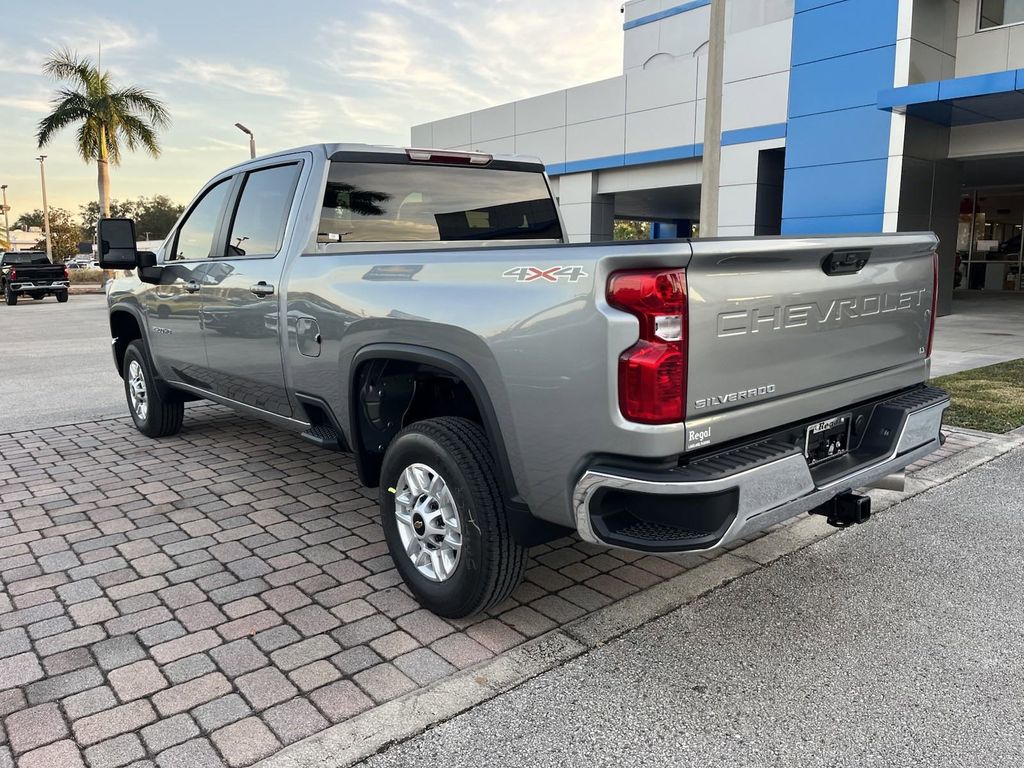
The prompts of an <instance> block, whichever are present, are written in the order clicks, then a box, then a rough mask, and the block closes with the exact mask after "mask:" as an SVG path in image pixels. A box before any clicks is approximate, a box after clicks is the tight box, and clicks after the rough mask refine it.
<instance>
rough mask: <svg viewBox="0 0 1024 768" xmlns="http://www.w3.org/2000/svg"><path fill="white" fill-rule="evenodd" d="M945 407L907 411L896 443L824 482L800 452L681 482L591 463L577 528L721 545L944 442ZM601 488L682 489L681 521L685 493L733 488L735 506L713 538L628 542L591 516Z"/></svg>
mask: <svg viewBox="0 0 1024 768" xmlns="http://www.w3.org/2000/svg"><path fill="white" fill-rule="evenodd" d="M947 407H949V400H948V398H946V399H945V400H942V401H939V402H935V403H933V404H929V405H927V406H926V407H923V408H921V409H919V410H911V411H909V412H908V413H907V414H906V416H905V418H904V419H903V420H902V426H901V429H900V432H899V435H898V438H897V439H895V440H894V441H893V443H894V446H895V447H893V448H892V449H891V451H889V452H888V453H886V454H884V455H883V456H881V457H879V458H877V459H876V460H873V461H870V462H867V463H865V464H863V465H861V466H857V467H855V468H853V469H852V470H851V471H850V472H849V473H847V474H845V475H842V476H840V477H838V478H834V479H830V480H829V481H827V482H823V483H821V484H817V483H816V482H815V480H814V477H813V476H812V472H811V468H810V467H809V466H808V464H807V460H806V459H805V458H804V456H803V454H802V453H799V452H795V453H790V454H789V455H787V456H785V457H783V458H780V459H778V460H774V461H769V462H767V463H762V464H759V465H757V466H754V467H752V468H750V469H746V470H743V471H739V472H736V473H734V474H727V475H725V476H722V477H716V478H714V479H710V480H696V481H686V482H678V481H673V480H672V479H671V478H670V477H666V479H665V480H660V479H651V478H649V477H647V478H639V477H630V476H628V474H627V473H626V472H623V474H616V473H614V472H609V471H606V470H604V469H601V470H590V471H587V472H585V473H584V474H583V476H582V477H581V478H580V479H579V481H578V482H577V483H576V486H575V489H574V492H573V508H574V512H575V517H576V526H577V530H578V532H579V534H580V536H581V538H583V539H584V540H586V541H589V542H591V543H595V544H606V545H608V546H615V547H619V548H627V549H638V550H641V551H659V552H671V551H677V552H684V551H685V552H694V551H707V550H711V549H716V548H719V547H722V546H724V545H726V544H729V543H730V542H733V541H735V540H737V539H740V538H742V537H744V536H748V535H750V534H752V533H755V532H757V531H761V530H764V529H765V528H768V527H770V526H772V525H774V524H776V523H778V522H781V521H782V520H785V519H787V518H790V517H793V516H794V515H798V514H800V513H802V512H808V511H810V510H812V509H814V508H815V507H818V506H820V505H821V504H823V503H825V502H826V501H828V500H829V499H831V498H832V497H834V496H836V495H838V494H840V493H842V492H844V491H848V490H852V489H854V488H860V487H863V486H867V485H871V484H872V483H874V482H876V481H878V480H880V479H882V478H884V477H886V476H887V475H890V474H892V473H894V472H899V471H900V470H902V469H903V468H905V467H906V466H908V465H910V464H913V463H914V462H915V461H917V460H918V459H920V458H923V457H924V456H927V455H928V454H929V453H931V452H932V451H934V450H936V449H937V448H939V446H940V445H941V427H942V414H943V412H944V411H945V409H946V408H947ZM665 474H666V475H669V474H670V473H665ZM602 490H614V491H626V492H632V493H636V494H650V495H654V496H664V495H670V496H674V497H678V500H679V502H680V507H681V512H680V519H679V521H678V525H680V526H683V527H685V526H686V519H685V517H684V515H685V514H686V512H685V510H683V509H682V508H684V507H686V506H687V505H686V504H685V502H686V501H689V502H691V503H690V507H692V506H693V504H694V503H696V504H698V505H699V504H700V501H699V498H700V497H703V498H714V495H716V494H718V495H721V494H730V493H735V494H736V499H737V501H736V511H735V516H734V517H732V520H731V522H730V523H728V527H727V528H726V530H725V531H724V533H722V534H721V535H720V536H719V537H717V540H715V541H713V542H710V543H709V542H704V541H701V542H700V543H699V544H698V545H696V546H681V547H679V548H677V549H666V548H664V547H661V548H655V547H651V548H648V547H643V546H636V547H632V546H625V547H624V545H623V544H621V543H620V542H608V541H605V540H603V539H602V538H601V536H599V535H598V533H597V532H596V531H595V526H594V525H593V524H592V523H593V521H592V518H591V513H592V510H591V502H592V500H593V499H594V497H595V494H597V493H598V492H599V491H602ZM687 497H691V498H689V499H688V498H687ZM661 501H662V502H663V501H664V500H661ZM705 538H706V537H705Z"/></svg>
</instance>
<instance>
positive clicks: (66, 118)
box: [36, 50, 170, 216]
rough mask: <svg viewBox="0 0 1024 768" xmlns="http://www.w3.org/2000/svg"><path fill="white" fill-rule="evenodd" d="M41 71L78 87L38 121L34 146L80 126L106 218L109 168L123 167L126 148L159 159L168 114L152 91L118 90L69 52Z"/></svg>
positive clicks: (82, 150)
mask: <svg viewBox="0 0 1024 768" xmlns="http://www.w3.org/2000/svg"><path fill="white" fill-rule="evenodd" d="M43 72H44V73H45V74H47V75H50V76H51V77H54V78H56V79H57V80H64V81H70V82H71V83H72V84H73V86H74V87H72V88H61V89H60V90H58V91H57V95H56V96H54V98H53V101H52V111H51V112H50V114H48V115H47V116H46V117H44V118H43V119H42V120H41V121H40V122H39V129H38V132H37V133H36V141H37V142H38V143H39V146H40V147H43V146H45V145H46V144H48V143H49V142H50V140H51V139H52V138H53V137H54V135H56V134H57V132H59V131H60V130H62V129H64V128H67V127H68V126H71V125H77V126H78V133H77V137H76V138H77V142H78V154H79V155H80V156H81V157H82V159H83V160H85V162H87V163H91V162H95V163H96V169H97V171H96V173H97V185H98V188H99V199H100V210H101V211H102V212H103V215H104V216H107V215H109V212H110V163H113V164H114V165H119V164H120V162H121V149H122V147H124V148H126V149H129V150H133V151H134V150H136V149H144V150H145V151H146V152H148V153H149V154H150V155H152V156H153V157H159V156H160V145H159V143H158V142H157V130H158V129H159V128H163V127H165V126H167V125H168V124H169V123H170V115H169V114H168V112H167V109H166V108H165V107H164V105H163V103H162V102H160V101H159V100H158V99H156V98H154V97H153V94H152V93H150V92H149V91H147V90H145V89H143V88H138V87H135V86H129V87H127V88H115V87H114V83H113V82H112V81H111V79H110V73H109V72H101V71H100V69H99V67H98V66H97V65H96V64H94V63H93V62H92V61H91V60H90V59H87V58H85V57H79V56H78V54H77V53H74V52H72V51H70V50H63V51H55V52H54V53H51V54H50V56H49V57H48V58H47V59H46V61H45V62H44V63H43Z"/></svg>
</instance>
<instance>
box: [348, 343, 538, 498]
mask: <svg viewBox="0 0 1024 768" xmlns="http://www.w3.org/2000/svg"><path fill="white" fill-rule="evenodd" d="M378 361H379V362H387V361H396V362H404V363H418V364H421V365H425V366H429V367H431V368H436V369H439V370H441V371H444V372H446V373H448V374H449V375H451V376H453V377H455V378H456V379H457V380H458V381H460V382H461V383H462V384H463V385H464V386H465V387H466V389H467V390H468V392H469V394H470V396H471V397H472V398H473V404H474V405H475V407H476V411H477V413H478V414H479V417H480V422H481V426H482V427H483V430H484V433H485V434H486V435H487V441H488V444H489V445H490V447H491V451H492V453H493V455H494V459H495V461H496V462H497V464H498V470H499V481H500V482H501V485H502V491H503V493H504V494H505V498H506V499H514V498H516V497H518V495H519V494H518V492H517V490H516V483H515V478H514V476H513V474H512V467H511V463H510V461H509V457H508V450H507V448H506V446H505V441H504V440H503V439H502V437H501V435H502V431H501V426H500V423H499V422H498V417H497V414H496V413H495V410H494V403H493V402H492V401H491V397H490V395H489V394H488V392H487V387H486V385H485V384H484V382H483V380H482V379H481V377H480V375H479V374H478V373H477V372H476V370H475V369H474V368H473V366H471V365H470V364H469V363H467V362H466V361H465V360H463V359H462V358H460V357H458V356H456V355H453V354H451V353H449V352H444V351H442V350H439V349H433V348H431V347H421V346H418V345H415V344H393V343H381V344H370V345H368V346H365V347H363V348H362V349H360V350H359V351H358V352H357V353H356V354H355V357H354V358H353V360H352V365H351V367H350V368H349V381H348V395H349V414H348V415H349V432H350V433H351V445H352V448H353V451H354V452H355V455H356V463H357V466H358V467H359V474H360V480H362V481H363V482H364V483H366V484H367V485H369V486H371V487H373V486H375V485H376V484H377V483H376V480H377V479H378V478H377V477H374V470H373V468H372V467H371V466H365V465H366V460H365V459H366V457H365V456H364V455H361V454H364V449H363V441H362V435H361V434H360V423H361V420H360V406H361V392H360V384H361V382H360V378H361V376H363V374H364V373H365V371H366V370H367V366H368V365H369V364H370V363H373V362H378ZM364 472H365V473H366V474H367V476H364ZM368 481H371V482H368Z"/></svg>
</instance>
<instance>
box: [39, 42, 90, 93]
mask: <svg viewBox="0 0 1024 768" xmlns="http://www.w3.org/2000/svg"><path fill="white" fill-rule="evenodd" d="M43 73H44V74H47V75H49V76H50V77H54V78H56V79H58V80H73V81H77V82H78V83H80V84H81V85H82V87H83V88H85V89H86V90H93V89H95V88H96V87H97V86H98V85H99V81H100V74H99V72H98V71H97V70H96V67H95V66H94V65H93V63H92V62H91V61H89V60H88V59H86V58H84V57H80V56H79V55H78V54H77V53H75V52H74V51H72V50H71V49H69V48H62V49H60V50H59V51H53V52H51V53H50V55H49V56H48V57H47V58H46V61H44V62H43Z"/></svg>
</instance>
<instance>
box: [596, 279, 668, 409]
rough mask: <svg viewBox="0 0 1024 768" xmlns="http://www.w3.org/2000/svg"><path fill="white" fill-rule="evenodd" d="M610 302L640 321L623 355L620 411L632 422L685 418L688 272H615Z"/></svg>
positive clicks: (609, 285) (609, 281) (609, 296)
mask: <svg viewBox="0 0 1024 768" xmlns="http://www.w3.org/2000/svg"><path fill="white" fill-rule="evenodd" d="M608 303H609V304H611V305H612V306H613V307H615V308H617V309H621V310H624V311H626V312H629V313H630V314H631V315H634V316H635V317H636V318H637V320H639V321H640V339H639V340H638V341H637V342H636V344H634V345H633V346H632V347H630V348H629V349H627V350H626V351H625V352H623V353H622V354H621V355H620V356H619V409H620V410H621V411H622V415H623V416H625V417H626V418H627V419H629V420H630V421H637V422H641V423H644V424H671V423H673V422H678V421H682V420H683V419H684V418H686V352H687V349H686V272H685V270H682V269H659V270H629V271H624V272H615V273H614V274H612V276H611V277H610V278H609V280H608Z"/></svg>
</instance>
